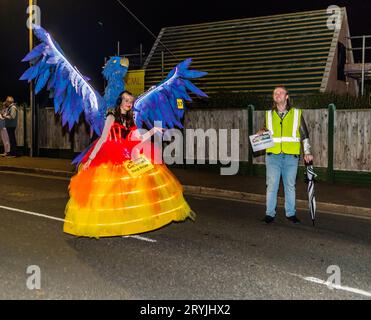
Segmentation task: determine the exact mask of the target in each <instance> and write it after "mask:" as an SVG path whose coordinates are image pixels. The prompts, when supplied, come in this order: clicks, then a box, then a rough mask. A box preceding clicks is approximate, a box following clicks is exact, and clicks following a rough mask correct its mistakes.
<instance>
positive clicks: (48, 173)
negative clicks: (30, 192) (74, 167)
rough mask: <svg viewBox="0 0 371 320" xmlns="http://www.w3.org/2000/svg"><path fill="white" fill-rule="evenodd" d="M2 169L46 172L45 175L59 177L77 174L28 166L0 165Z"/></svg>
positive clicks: (0, 169)
mask: <svg viewBox="0 0 371 320" xmlns="http://www.w3.org/2000/svg"><path fill="white" fill-rule="evenodd" d="M0 171H13V172H22V173H34V174H44V175H49V176H58V177H67V178H71V177H72V176H73V175H74V174H75V172H68V171H63V170H52V169H42V168H28V167H11V166H0Z"/></svg>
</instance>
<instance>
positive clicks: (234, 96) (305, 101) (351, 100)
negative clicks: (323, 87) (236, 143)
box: [189, 92, 371, 110]
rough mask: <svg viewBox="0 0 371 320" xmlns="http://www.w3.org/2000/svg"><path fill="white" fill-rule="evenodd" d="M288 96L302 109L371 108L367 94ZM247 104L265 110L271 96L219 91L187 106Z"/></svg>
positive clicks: (195, 100) (269, 103)
mask: <svg viewBox="0 0 371 320" xmlns="http://www.w3.org/2000/svg"><path fill="white" fill-rule="evenodd" d="M290 98H291V103H292V104H293V105H294V106H297V107H299V108H303V109H322V108H327V107H328V105H329V104H330V103H334V104H335V106H336V109H337V110H339V109H369V108H371V104H370V99H369V95H368V94H366V95H364V96H363V97H358V98H357V97H353V96H350V95H339V94H335V93H318V94H310V95H300V96H299V95H298V96H292V97H290ZM249 104H252V105H253V106H254V107H255V110H267V109H270V108H271V106H272V97H271V96H262V95H258V94H256V93H254V92H220V93H215V94H212V95H210V97H209V99H202V100H201V99H194V102H193V103H191V104H190V105H189V108H246V107H247V106H248V105H249Z"/></svg>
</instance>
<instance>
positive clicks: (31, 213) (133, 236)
mask: <svg viewBox="0 0 371 320" xmlns="http://www.w3.org/2000/svg"><path fill="white" fill-rule="evenodd" d="M0 209H4V210H8V211H14V212H19V213H25V214H29V215H32V216H36V217H41V218H46V219H51V220H56V221H61V222H65V219H62V218H57V217H54V216H49V215H46V214H42V213H37V212H32V211H27V210H21V209H17V208H10V207H5V206H0ZM123 238H134V239H137V240H142V241H147V242H157V240H153V239H150V238H147V237H143V236H139V235H132V236H123Z"/></svg>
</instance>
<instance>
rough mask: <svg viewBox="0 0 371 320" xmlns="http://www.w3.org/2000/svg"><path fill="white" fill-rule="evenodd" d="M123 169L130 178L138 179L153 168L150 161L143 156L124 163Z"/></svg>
mask: <svg viewBox="0 0 371 320" xmlns="http://www.w3.org/2000/svg"><path fill="white" fill-rule="evenodd" d="M124 167H125V168H126V170H127V171H128V172H129V174H130V176H131V177H132V178H136V177H139V176H140V175H142V174H144V173H145V172H147V171H150V170H152V169H153V168H154V166H153V164H152V163H151V161H149V160H148V159H147V158H146V157H145V156H144V155H143V154H141V155H140V156H139V157H138V158H136V159H133V160H127V161H125V162H124Z"/></svg>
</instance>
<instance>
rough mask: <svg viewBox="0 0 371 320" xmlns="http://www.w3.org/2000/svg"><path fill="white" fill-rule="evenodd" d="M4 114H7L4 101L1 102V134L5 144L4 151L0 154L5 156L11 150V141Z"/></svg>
mask: <svg viewBox="0 0 371 320" xmlns="http://www.w3.org/2000/svg"><path fill="white" fill-rule="evenodd" d="M3 114H5V106H4V104H3V103H1V106H0V135H1V141H2V142H3V146H4V153H1V154H0V156H2V157H5V156H6V155H7V154H8V153H9V152H10V143H9V136H8V132H7V131H6V128H5V118H4V117H3Z"/></svg>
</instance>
